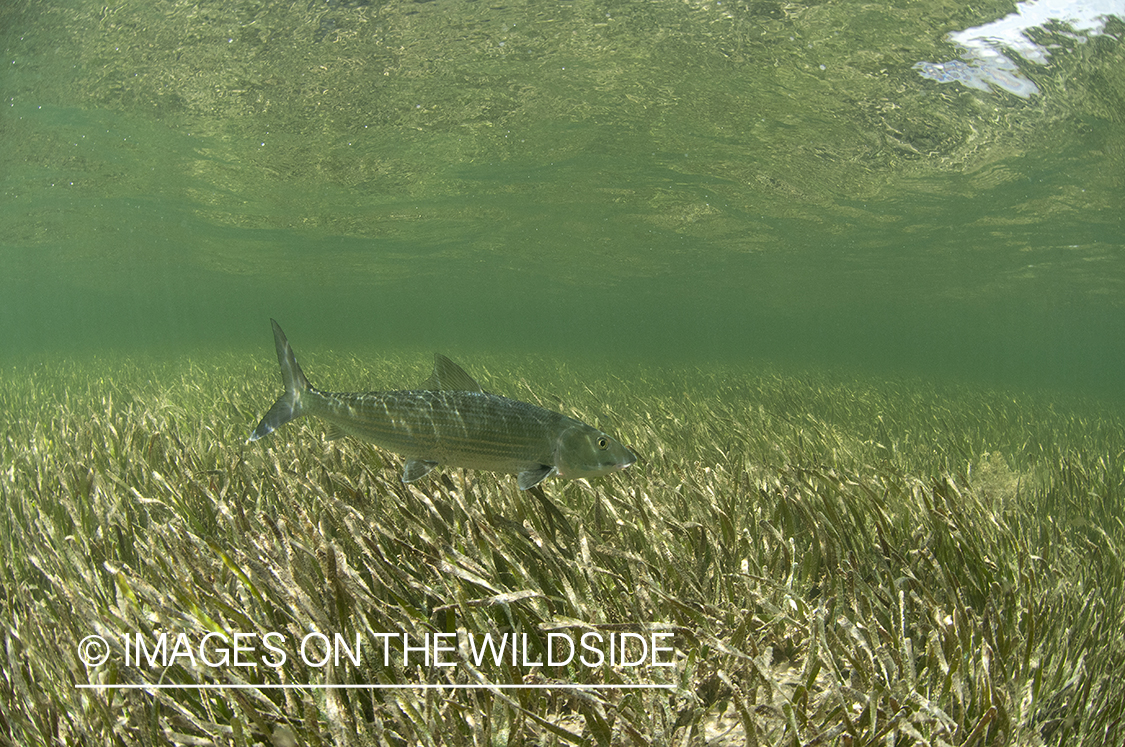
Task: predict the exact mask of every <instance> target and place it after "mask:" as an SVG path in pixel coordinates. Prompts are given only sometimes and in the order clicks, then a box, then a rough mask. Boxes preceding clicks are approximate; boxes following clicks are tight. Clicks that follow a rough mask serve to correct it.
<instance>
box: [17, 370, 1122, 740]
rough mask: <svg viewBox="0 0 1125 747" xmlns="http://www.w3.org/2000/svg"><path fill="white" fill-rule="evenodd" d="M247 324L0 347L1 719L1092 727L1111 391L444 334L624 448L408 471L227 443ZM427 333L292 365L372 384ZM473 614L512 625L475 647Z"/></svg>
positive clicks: (42, 726) (958, 733) (976, 735)
mask: <svg viewBox="0 0 1125 747" xmlns="http://www.w3.org/2000/svg"><path fill="white" fill-rule="evenodd" d="M259 358H260V360H257V361H254V360H253V356H249V355H239V356H233V355H231V356H211V357H208V358H203V357H197V358H194V359H190V360H189V359H182V360H175V361H155V360H147V359H124V358H122V359H98V360H93V361H89V362H86V363H84V364H83V365H81V366H79V365H77V364H74V363H65V362H61V361H54V362H48V364H42V363H40V364H36V365H34V366H33V365H31V364H26V365H24V366H15V367H10V368H8V369H6V370H5V371H3V372H2V374H0V375H2V379H3V381H2V386H0V405H2V407H0V409H2V411H3V412H4V413H5V414H6V415H7V418H6V420H7V425H6V434H5V436H4V438H3V439H2V441H0V451H2V454H3V458H2V461H0V465H2V467H3V469H2V470H0V489H2V491H3V495H4V500H5V503H6V504H7V505H6V511H4V512H3V514H2V515H0V537H2V539H3V542H4V547H3V551H4V553H5V556H6V558H7V562H6V563H5V564H3V567H2V569H0V588H2V589H3V592H4V593H3V601H2V607H0V615H2V623H3V639H4V640H3V650H4V656H5V663H4V666H3V673H2V675H0V693H2V694H0V708H2V712H0V728H2V730H3V734H4V735H5V741H10V742H12V743H17V744H25V745H36V744H43V745H46V744H56V743H62V744H110V743H113V744H124V745H151V744H158V743H173V744H231V745H243V744H326V743H336V744H357V745H365V744H379V745H405V744H411V745H414V744H466V745H469V744H472V745H492V744H598V745H610V744H665V745H698V744H707V745H727V744H730V745H734V744H762V745H781V744H785V745H797V744H801V745H804V744H867V743H874V742H879V743H881V744H894V745H906V744H922V743H924V744H933V745H937V744H953V745H962V744H1067V745H1073V744H1088V745H1101V744H1110V743H1116V744H1120V743H1121V742H1122V740H1123V738H1125V677H1123V676H1122V675H1123V673H1125V636H1123V635H1122V628H1121V626H1122V621H1123V620H1125V591H1123V590H1125V571H1123V568H1125V566H1123V558H1125V527H1123V524H1122V517H1123V516H1125V499H1123V495H1125V493H1123V478H1125V475H1123V466H1125V429H1123V427H1122V425H1123V423H1122V419H1121V417H1120V415H1119V414H1117V413H1115V412H1112V411H1109V410H1107V409H1106V408H1099V407H1097V406H1095V405H1094V404H1091V403H1088V402H1081V401H1071V400H1066V401H1063V400H1062V399H1061V398H1059V397H1057V396H1052V395H1048V394H1035V395H1023V394H1018V395H1013V394H1012V393H1010V392H1009V393H1004V392H997V391H988V390H984V389H977V388H972V387H968V386H957V385H943V386H939V385H936V384H932V383H925V382H921V381H916V380H897V381H883V380H861V379H848V378H847V377H844V376H832V375H830V374H826V373H816V372H777V371H763V370H761V369H756V370H748V369H745V368H743V369H739V368H736V367H732V366H714V367H711V368H699V369H692V370H675V371H653V370H647V369H642V368H634V369H631V370H627V371H610V372H607V371H606V370H605V369H604V368H603V367H599V366H593V365H589V366H586V365H582V364H581V363H571V364H570V367H569V368H561V367H560V366H559V365H558V364H557V362H551V361H545V362H539V363H534V362H533V363H528V362H527V361H526V360H524V361H522V362H521V361H513V360H510V359H503V360H502V359H483V360H482V359H480V358H478V359H476V360H473V359H472V358H468V359H466V360H465V364H466V365H467V366H469V367H470V370H472V371H473V372H474V374H475V375H477V376H478V378H480V380H481V381H482V383H483V384H484V385H485V387H486V388H487V389H489V390H490V391H494V392H497V393H501V394H506V395H508V396H512V397H515V398H519V399H525V400H528V401H535V402H537V403H538V404H542V405H544V406H547V407H551V408H554V409H558V410H561V411H563V412H566V413H568V414H572V415H574V416H575V417H578V418H580V419H582V420H584V421H586V422H590V423H593V424H597V425H600V426H601V427H603V428H606V429H607V430H610V431H611V432H612V433H614V434H615V435H618V436H619V437H620V438H621V440H622V441H623V442H624V443H626V444H628V445H629V446H631V447H632V448H634V449H635V450H636V451H637V452H638V454H640V455H641V461H640V462H638V463H637V464H636V465H634V466H633V467H631V468H630V469H628V470H626V471H624V472H622V473H619V474H615V475H612V476H610V477H607V478H600V479H596V480H593V481H591V482H584V481H576V482H563V481H558V480H553V479H552V480H549V481H547V482H546V483H544V485H543V486H541V489H536V490H532V491H527V492H523V491H520V490H518V489H517V487H516V484H515V479H514V478H513V477H511V476H507V475H496V474H491V473H479V472H468V471H463V470H452V469H441V468H439V469H438V470H436V471H435V472H434V473H432V474H431V475H430V476H427V477H426V478H425V479H422V480H419V481H418V482H416V483H412V484H410V485H404V484H403V483H402V482H400V480H399V474H400V471H401V464H400V460H399V459H398V458H397V457H395V456H394V455H390V454H387V453H385V452H381V451H379V450H378V449H376V448H374V447H372V446H369V445H366V444H363V443H360V442H357V441H354V440H351V439H344V440H340V441H328V440H326V439H325V438H324V432H323V428H322V426H320V425H319V424H317V423H315V422H303V421H299V422H298V423H296V424H294V425H291V426H289V427H287V428H285V429H283V430H282V431H280V432H278V433H277V434H274V436H272V437H271V438H270V439H269V440H268V441H263V442H260V443H255V444H247V443H246V436H247V434H248V432H249V430H250V428H252V427H253V425H254V424H255V423H256V422H257V421H258V419H259V418H260V416H261V414H262V413H263V412H264V410H265V409H266V408H268V406H269V404H270V403H271V402H272V401H273V399H274V397H275V395H276V390H277V387H278V384H277V381H276V377H277V373H276V365H275V363H274V361H273V360H272V359H271V357H270V356H269V355H261V356H259ZM426 363H427V359H426V358H425V357H424V356H418V357H417V360H415V359H414V358H413V357H412V358H410V359H407V358H405V357H404V358H400V359H393V358H392V359H389V360H385V361H382V362H380V366H381V368H380V369H379V370H378V371H376V372H373V371H372V370H370V369H369V368H365V367H364V365H363V364H362V363H360V362H359V361H357V360H355V359H346V358H338V357H337V358H333V357H331V356H328V355H324V354H322V355H320V356H313V355H309V356H308V363H307V370H309V371H310V372H313V374H314V375H315V376H316V380H317V381H318V382H321V383H322V384H323V385H324V386H326V387H332V388H335V389H337V390H356V389H358V390H363V389H375V388H403V387H404V386H407V385H409V384H410V382H411V381H414V380H420V379H421V377H423V376H424V373H423V368H424V366H425V364H426ZM32 372H34V375H30V374H31V373H32ZM497 372H504V373H503V374H500V373H497ZM513 372H514V373H513ZM657 633H658V634H661V635H660V636H659V637H658V638H653V634H657ZM270 634H273V636H274V637H270ZM485 634H490V635H491V636H493V641H494V642H495V641H496V640H500V639H501V637H503V636H510V638H508V639H507V640H518V641H520V642H521V647H520V649H519V651H518V655H516V656H515V657H514V658H513V656H512V649H505V651H504V653H503V654H502V655H500V656H493V655H485V656H483V657H477V656H476V653H477V652H478V651H479V649H474V648H473V646H474V645H475V644H477V643H480V642H481V641H482V640H483V636H484V635H485ZM551 634H555V635H554V637H553V638H552V637H551ZM587 634H589V635H590V636H599V638H597V639H595V638H588V639H587V641H588V642H591V644H592V646H591V648H594V647H595V646H593V643H594V642H595V641H596V642H597V643H598V646H600V648H601V650H602V653H603V655H604V654H605V653H606V651H605V645H609V642H610V641H611V640H616V641H618V642H621V641H625V642H626V643H625V644H624V646H625V648H624V650H623V651H624V653H622V649H620V648H619V649H617V652H616V653H617V654H619V655H621V656H623V657H624V659H622V658H618V659H613V658H612V657H604V658H603V660H602V661H601V662H600V664H599V663H598V662H597V661H596V657H595V655H594V654H593V653H589V656H588V657H587V660H586V661H585V662H584V661H582V660H581V659H579V658H578V657H577V656H575V657H573V658H571V659H570V660H569V661H568V662H567V663H565V664H562V665H558V666H550V665H549V664H548V660H547V658H545V657H548V656H549V655H550V656H551V661H554V662H559V661H561V659H562V658H564V657H563V653H564V651H563V649H561V648H558V647H557V646H556V647H555V648H553V649H552V650H551V651H548V650H547V645H548V642H549V641H552V642H554V643H555V644H560V645H562V644H561V641H562V640H563V638H566V639H567V640H569V641H571V642H574V643H579V644H580V643H581V641H582V636H583V635H587ZM625 634H631V636H630V635H625ZM90 636H98V637H99V639H91V638H89V637H90ZM474 636H475V637H474ZM615 636H616V638H614V637H615ZM98 640H101V641H103V642H104V643H105V646H106V648H105V649H104V650H101V651H99V650H98V648H97V646H98ZM162 640H163V641H164V643H163V644H161V643H160V641H162ZM340 640H342V641H343V642H344V646H343V650H342V651H341V650H339V646H340V643H339V641H340ZM639 640H646V641H648V642H650V643H651V642H652V641H654V640H655V641H658V643H657V644H655V645H659V646H668V647H669V649H668V650H662V651H660V652H658V653H654V652H653V651H651V650H648V651H646V652H645V656H643V657H642V656H640V652H641V649H640V648H638V647H640V646H641V643H640V642H639ZM267 641H268V642H269V643H271V644H273V647H274V649H276V651H273V650H271V649H270V648H269V647H268V646H267V645H266V643H267ZM403 641H410V643H409V646H415V645H416V646H418V648H415V649H412V650H408V651H405V652H404V651H403V650H402V646H403ZM421 641H429V642H433V641H441V642H442V643H441V645H442V646H448V647H449V648H444V649H442V650H441V651H437V650H436V649H434V648H432V646H429V645H427V644H423V643H420V642H421ZM357 642H358V643H357ZM602 644H604V645H602ZM302 645H303V646H304V649H303V650H302V648H301V647H302ZM615 645H616V644H615ZM650 648H651V646H650ZM237 649H240V650H237ZM358 649H361V651H360V650H358ZM578 653H581V651H580V652H578ZM329 654H332V655H331V656H330V655H329ZM385 654H386V655H385ZM638 659H640V661H639V662H638V663H633V662H635V661H638ZM611 661H613V663H612V664H611V663H610V662H611ZM404 662H405V663H404ZM656 662H659V664H657V663H656ZM126 686H128V687H126ZM524 686H527V687H524Z"/></svg>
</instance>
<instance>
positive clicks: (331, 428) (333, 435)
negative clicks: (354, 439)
mask: <svg viewBox="0 0 1125 747" xmlns="http://www.w3.org/2000/svg"><path fill="white" fill-rule="evenodd" d="M346 435H348V434H347V432H346V431H345V430H344V429H343V428H341V427H340V426H338V425H336V424H335V423H329V424H328V429H327V431H326V432H325V434H324V436H325V438H327V439H328V440H329V441H335V440H337V439H339V438H343V437H344V436H346Z"/></svg>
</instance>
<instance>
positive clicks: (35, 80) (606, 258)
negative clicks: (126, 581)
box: [0, 0, 1125, 396]
mask: <svg viewBox="0 0 1125 747" xmlns="http://www.w3.org/2000/svg"><path fill="white" fill-rule="evenodd" d="M1022 5H1027V6H1035V5H1036V4H1035V3H1025V4H1022ZM1063 5H1064V6H1065V8H1070V7H1074V8H1079V9H1082V8H1084V7H1088V8H1092V10H1086V11H1085V12H1084V13H1083V12H1071V13H1070V14H1069V15H1067V13H1066V12H1062V11H1060V12H1059V13H1057V14H1056V17H1058V18H1061V19H1062V20H1059V21H1053V22H1052V21H1050V20H1049V18H1044V17H1043V16H1044V15H1047V16H1050V13H1044V12H1039V13H1031V12H1030V11H1029V10H1027V9H1023V11H1022V12H1024V13H1025V15H1027V16H1028V17H1030V20H1029V21H1027V23H1026V24H1025V25H1027V26H1028V28H1024V27H1021V26H1020V25H1019V23H1017V22H1013V21H1012V20H1011V18H1012V17H1014V18H1016V19H1017V21H1018V19H1020V18H1023V16H1020V15H1019V14H1018V13H1013V11H1012V8H1011V6H1010V5H1009V4H1004V3H992V4H986V5H984V6H973V7H972V9H968V8H966V9H962V10H957V11H954V10H951V9H950V8H949V7H947V6H943V5H941V4H937V3H911V4H910V5H909V6H908V7H898V6H896V5H894V4H884V5H881V4H864V5H863V6H862V7H859V6H853V5H849V4H840V5H834V4H828V5H825V4H817V3H812V4H808V5H803V4H799V3H798V4H792V3H775V2H611V3H586V2H563V3H552V4H549V5H547V6H544V5H542V4H539V3H509V4H503V5H495V4H490V3H483V2H459V1H453V0H438V1H436V2H401V3H398V2H389V3H377V2H367V1H366V0H327V1H325V2H318V1H315V0H314V1H311V2H307V3H306V2H294V3H261V2H231V3H222V4H218V3H202V2H166V3H160V4H149V3H128V4H125V5H116V6H105V5H104V4H95V3H83V2H72V3H68V4H65V5H55V6H50V7H49V8H44V7H42V6H41V5H40V4H37V3H32V2H16V3H6V4H5V6H4V8H3V9H2V10H0V34H2V36H0V48H2V49H3V51H4V60H3V63H4V75H3V77H2V78H0V87H2V93H3V97H2V98H3V104H4V110H3V120H2V122H3V132H2V135H0V136H2V138H3V143H4V148H3V150H2V151H0V185H2V192H0V194H2V199H0V316H2V318H3V320H4V322H3V324H2V325H0V349H2V350H4V351H6V353H5V354H6V355H10V356H17V355H24V354H30V355H34V354H36V353H39V352H44V351H47V352H63V353H73V354H76V355H77V354H88V353H89V352H90V351H96V350H101V349H120V350H132V351H138V350H140V351H145V350H148V351H152V350H162V351H169V352H189V351H191V350H192V349H196V348H202V349H210V348H213V347H219V348H229V347H234V348H238V349H246V350H249V349H251V347H250V346H253V349H254V350H258V349H260V348H261V347H265V349H266V350H267V351H268V350H269V326H268V323H267V320H268V318H269V317H271V316H272V317H276V318H277V319H278V320H279V321H281V322H282V324H283V325H284V326H285V328H286V329H287V330H289V331H290V333H291V334H292V335H294V336H295V337H298V338H299V337H302V336H303V337H304V338H305V339H306V340H309V339H311V340H312V341H313V343H312V344H318V345H319V344H322V345H324V346H326V347H332V348H349V347H355V346H357V345H360V344H362V345H365V346H371V348H372V349H373V350H378V349H382V348H386V349H391V348H395V347H400V346H410V347H411V348H413V347H415V346H420V347H421V348H422V349H433V350H445V351H449V350H496V349H500V350H512V351H526V352H535V353H540V354H544V355H551V356H556V355H557V356H559V357H564V356H565V355H567V354H568V353H578V352H587V353H591V354H596V355H603V354H604V355H608V356H614V357H621V358H624V357H629V358H637V359H641V360H649V361H654V362H660V363H688V364H691V363H693V362H696V361H699V360H704V361H707V360H716V359H718V360H734V361H739V360H743V361H746V360H752V359H760V360H778V361H795V362H799V363H802V364H812V365H817V366H827V367H835V366H847V367H850V368H855V369H859V370H864V371H869V372H872V373H874V374H876V375H880V374H883V373H887V372H907V373H914V374H920V375H923V376H954V377H957V378H961V379H967V380H982V381H987V382H990V383H999V384H1001V385H1005V386H1007V385H1014V386H1017V387H1039V386H1048V387H1053V388H1063V389H1070V390H1076V391H1084V392H1093V393H1097V394H1098V395H1104V396H1113V395H1115V394H1117V393H1118V392H1119V391H1120V390H1121V388H1122V387H1121V384H1122V373H1121V372H1122V371H1123V370H1125V334H1123V333H1125V309H1123V304H1122V291H1123V286H1122V282H1123V280H1125V254H1123V252H1122V241H1123V237H1125V229H1123V225H1125V224H1123V220H1125V218H1123V216H1125V209H1123V208H1125V184H1123V179H1125V176H1123V175H1125V149H1123V147H1122V143H1123V142H1125V133H1123V127H1125V121H1123V120H1125V114H1123V112H1125V76H1123V75H1122V73H1121V70H1122V58H1123V54H1125V52H1123V48H1122V43H1121V33H1122V30H1123V21H1122V16H1123V15H1125V11H1123V10H1122V9H1121V8H1120V7H1117V4H1114V3H1113V2H1102V3H1092V4H1083V3H1073V4H1063ZM1021 7H1022V6H1021ZM1065 8H1064V10H1065ZM1068 19H1069V20H1068ZM1076 19H1077V20H1076ZM1034 23H1039V24H1040V25H1039V26H1032V25H1031V24H1034ZM1067 23H1072V24H1077V26H1078V29H1080V30H1069V29H1071V27H1070V26H1068V25H1067ZM989 24H992V25H997V24H1000V25H1002V26H1003V27H1004V28H1005V29H1007V32H1006V33H1008V34H1009V35H1010V37H1011V38H1012V39H1018V40H1020V47H1019V48H1017V49H1014V50H1011V49H1008V47H1007V46H999V45H1009V44H1014V42H1011V41H1007V40H1005V39H1003V38H1002V39H1000V40H999V41H996V42H995V43H994V44H995V45H996V49H994V52H995V55H994V61H993V67H992V68H990V70H991V72H988V71H985V72H983V73H980V74H981V75H985V76H986V77H987V76H988V75H991V76H992V79H993V82H994V83H995V80H997V79H999V80H1001V82H1004V81H1005V80H1007V82H1008V83H1009V84H1010V83H1011V82H1012V80H1013V79H1016V78H1018V79H1020V80H1028V81H1031V82H1033V84H1034V88H1035V89H1036V92H1035V93H1034V94H1033V95H1028V94H1026V92H1022V93H1021V94H1020V95H1016V94H1013V93H1011V92H1010V91H1009V90H1006V89H1004V88H1002V87H998V86H992V87H990V86H989V85H987V84H981V83H980V80H981V78H980V76H979V75H978V74H977V73H966V72H965V71H966V70H970V69H972V70H977V71H978V72H980V70H981V66H982V65H984V64H986V62H987V60H986V58H987V51H988V49H989V47H988V42H987V38H986V39H985V40H984V41H982V37H986V36H987V34H985V32H986V31H988V30H989V29H991V28H992V26H990V25H989ZM1013 26H1014V27H1015V30H1014V31H1013V30H1012V29H1013ZM982 29H983V30H982ZM966 30H967V31H966ZM958 32H961V34H962V36H961V37H960V38H961V42H960V43H961V44H972V45H974V46H973V47H972V49H968V50H967V49H966V48H965V47H963V46H959V43H957V42H955V39H957V38H959V37H957V36H956V35H957V34H958ZM966 38H967V39H968V41H966ZM1029 49H1030V50H1033V51H1028V50H1029ZM1005 50H1006V55H1005V54H1001V52H1003V51H1005ZM1034 50H1040V52H1038V53H1034ZM1021 54H1022V55H1024V56H1020V55H1021ZM962 55H964V56H965V58H966V59H967V60H969V62H968V65H969V67H966V62H962V61H959V60H958V57H960V56H962ZM996 59H998V60H1002V62H997V61H995V60H996ZM982 60H985V62H982ZM928 61H944V63H945V66H946V67H945V68H944V70H945V71H946V72H945V73H944V78H943V76H942V75H938V74H937V73H935V72H934V70H935V68H932V67H931V68H929V71H930V75H929V77H927V76H926V75H925V73H926V69H923V70H921V71H919V69H918V66H919V65H921V64H923V63H925V64H928V65H931V66H932V65H935V64H940V63H935V62H928ZM955 71H959V72H957V74H955ZM920 73H921V74H920ZM1005 75H1007V76H1011V79H1004V78H1003V77H1002V76H1005ZM958 76H960V78H961V79H962V80H969V81H970V82H973V81H976V82H977V84H978V88H969V87H966V86H964V85H958V83H957V78H958ZM974 76H977V77H974ZM934 78H936V79H934ZM940 79H944V80H947V81H949V82H945V83H942V82H937V80H940ZM1010 87H1011V86H1010ZM980 88H984V89H987V90H980ZM309 344H310V343H306V347H308V346H309Z"/></svg>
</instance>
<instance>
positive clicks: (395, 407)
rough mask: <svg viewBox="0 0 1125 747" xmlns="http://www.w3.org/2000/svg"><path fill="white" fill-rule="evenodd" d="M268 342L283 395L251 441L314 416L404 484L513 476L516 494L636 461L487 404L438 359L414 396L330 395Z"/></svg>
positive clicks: (541, 417) (582, 430)
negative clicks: (378, 454)
mask: <svg viewBox="0 0 1125 747" xmlns="http://www.w3.org/2000/svg"><path fill="white" fill-rule="evenodd" d="M270 322H271V323H272V324H273V339H274V342H275V344H276V345H277V361H278V363H280V364H281V380H282V383H283V384H284V385H285V393H284V394H282V395H281V396H280V397H278V399H277V402H274V404H273V407H271V408H270V410H269V412H267V413H266V416H265V417H264V418H262V422H260V423H258V427H257V428H255V429H254V432H253V433H251V434H250V441H257V440H258V439H259V438H262V437H264V436H268V435H269V434H270V433H273V432H274V431H275V430H277V429H278V428H280V427H281V426H283V425H285V424H286V423H288V422H289V421H290V420H294V419H296V418H299V417H301V416H302V415H313V416H315V417H318V418H320V419H321V420H325V421H327V422H328V438H329V439H334V438H340V437H342V436H355V437H356V438H360V439H363V440H364V441H369V442H371V443H373V444H375V445H376V446H380V447H382V448H384V449H386V450H388V451H393V452H395V453H396V454H401V455H403V456H405V457H406V465H405V467H404V468H403V471H402V481H403V482H412V481H414V480H417V479H418V478H419V477H422V476H423V475H425V474H426V473H428V472H429V471H430V470H432V469H433V468H434V467H436V466H438V465H439V464H445V465H448V466H450V467H466V468H469V469H480V470H489V471H492V472H506V473H509V474H514V475H518V478H517V482H518V483H519V486H520V489H521V490H527V489H528V488H530V487H533V486H535V485H538V484H539V483H540V482H542V481H543V480H545V479H546V478H548V477H550V476H551V475H558V476H559V477H563V478H566V479H568V480H573V479H576V478H579V477H596V476H598V475H604V474H608V473H610V472H616V471H617V470H622V469H625V468H626V467H628V466H629V465H630V464H633V463H634V462H636V461H637V456H636V455H635V454H634V453H633V452H632V451H630V450H629V449H628V448H626V447H625V446H623V445H622V444H620V443H619V442H617V441H616V440H614V439H613V438H611V437H610V436H608V435H606V434H605V433H602V432H601V431H599V430H598V429H597V428H594V427H592V426H589V425H586V424H585V423H583V422H580V421H578V420H575V419H574V418H570V417H567V416H566V415H563V414H562V413H558V412H552V411H551V410H545V409H543V408H542V407H537V406H536V405H532V404H528V403H527V402H520V401H518V400H514V399H508V398H507V397H501V396H499V395H496V394H488V393H487V392H485V391H483V390H482V389H481V388H480V384H478V383H477V382H476V381H474V380H473V377H471V376H469V374H467V373H465V371H464V369H462V368H461V367H460V366H458V365H457V364H456V363H454V362H453V361H451V360H449V359H448V358H446V357H445V356H444V355H435V356H434V372H433V374H431V375H430V378H429V379H427V380H426V382H425V384H423V385H422V387H421V388H420V389H409V390H404V391H391V392H366V393H348V394H336V393H333V392H323V391H321V390H319V389H317V388H315V387H313V386H312V385H311V384H309V380H308V379H306V378H305V374H304V373H303V372H302V371H301V367H300V366H299V365H298V364H297V357H296V356H295V355H294V354H293V349H292V348H290V347H289V341H288V340H286V339H285V333H284V332H282V331H281V327H280V326H278V324H277V322H276V321H274V320H273V319H271V320H270Z"/></svg>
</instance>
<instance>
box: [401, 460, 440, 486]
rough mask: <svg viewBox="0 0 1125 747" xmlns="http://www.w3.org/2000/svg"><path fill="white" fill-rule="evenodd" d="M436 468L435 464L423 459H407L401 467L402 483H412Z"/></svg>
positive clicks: (436, 464)
mask: <svg viewBox="0 0 1125 747" xmlns="http://www.w3.org/2000/svg"><path fill="white" fill-rule="evenodd" d="M436 466H438V463H437V462H428V461H426V460H425V459H408V460H406V464H404V465H403V467H402V481H403V482H414V481H415V480H417V479H418V478H419V477H424V476H425V475H427V474H429V472H430V470H432V469H433V468H434V467H436Z"/></svg>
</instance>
